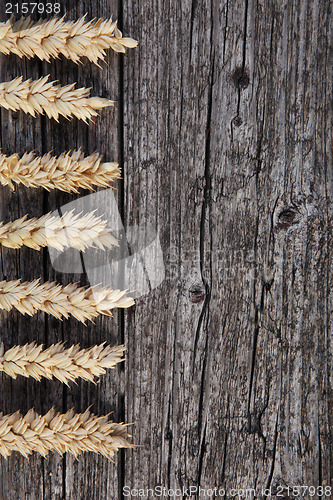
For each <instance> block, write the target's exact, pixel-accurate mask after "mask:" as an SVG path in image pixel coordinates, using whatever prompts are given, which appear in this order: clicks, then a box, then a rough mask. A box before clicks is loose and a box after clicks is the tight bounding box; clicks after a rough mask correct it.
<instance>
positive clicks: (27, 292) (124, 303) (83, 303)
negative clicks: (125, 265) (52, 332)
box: [0, 280, 134, 323]
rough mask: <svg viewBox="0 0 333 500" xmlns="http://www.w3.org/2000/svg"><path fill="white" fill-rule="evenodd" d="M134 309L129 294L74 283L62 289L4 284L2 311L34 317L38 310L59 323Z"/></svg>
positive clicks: (48, 285)
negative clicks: (15, 311)
mask: <svg viewBox="0 0 333 500" xmlns="http://www.w3.org/2000/svg"><path fill="white" fill-rule="evenodd" d="M132 305H134V300H133V299H132V297H129V296H128V295H127V291H126V290H125V291H120V290H111V289H108V288H98V287H96V286H94V287H90V288H84V287H78V285H77V284H75V283H71V284H69V285H67V286H62V285H60V284H58V283H55V282H53V283H50V282H46V283H43V284H40V282H39V280H35V281H31V282H24V283H21V281H20V280H16V281H1V282H0V309H5V310H7V311H10V310H11V309H12V308H13V307H15V308H16V309H17V310H18V311H19V312H21V313H22V314H28V315H29V316H33V315H34V314H36V313H37V311H38V310H40V311H44V312H46V313H47V314H50V315H52V316H55V317H56V318H58V319H62V318H63V317H65V318H69V316H70V315H72V316H74V317H75V318H76V319H78V320H79V321H81V322H82V323H85V322H86V320H92V319H93V318H95V317H97V316H98V315H99V314H104V315H106V316H112V313H111V310H112V309H114V308H116V307H118V308H127V307H131V306H132Z"/></svg>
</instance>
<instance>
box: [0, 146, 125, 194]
mask: <svg viewBox="0 0 333 500" xmlns="http://www.w3.org/2000/svg"><path fill="white" fill-rule="evenodd" d="M101 160H102V157H101V155H100V154H99V153H93V154H92V155H90V156H86V157H85V156H84V154H83V153H82V151H81V149H79V150H77V151H73V152H71V151H69V152H67V153H62V154H61V155H60V156H52V155H51V154H50V153H47V154H45V155H44V156H36V155H35V153H34V152H33V151H31V152H29V153H24V155H23V156H22V158H19V155H17V154H13V155H11V156H6V155H4V154H2V153H0V182H1V184H2V185H3V186H6V185H8V186H9V187H10V188H11V189H14V184H23V185H24V186H26V187H33V188H39V187H42V188H44V189H46V190H48V191H50V190H52V189H59V190H60V191H66V192H67V193H70V192H72V193H78V192H79V191H78V190H79V188H81V189H90V190H93V189H94V186H99V187H109V186H110V184H111V182H113V181H115V180H116V179H120V169H119V166H118V163H102V161H101Z"/></svg>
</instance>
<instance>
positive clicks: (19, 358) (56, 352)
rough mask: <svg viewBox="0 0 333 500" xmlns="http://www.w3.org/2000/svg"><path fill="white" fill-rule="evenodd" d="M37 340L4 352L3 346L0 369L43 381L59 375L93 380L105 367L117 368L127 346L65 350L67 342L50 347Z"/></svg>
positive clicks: (66, 380)
mask: <svg viewBox="0 0 333 500" xmlns="http://www.w3.org/2000/svg"><path fill="white" fill-rule="evenodd" d="M43 347H44V346H43V345H37V344H36V343H35V342H33V343H31V344H26V345H24V346H15V347H12V348H11V349H9V350H8V351H5V348H4V344H3V343H2V344H1V345H0V371H3V372H5V373H6V374H7V375H9V376H10V377H12V378H14V379H16V377H17V376H18V375H22V376H23V377H33V378H34V379H36V380H38V381H39V382H40V380H41V379H42V377H44V378H47V379H50V380H51V379H52V378H53V377H54V378H57V379H58V380H60V382H63V383H64V384H66V385H69V382H74V381H75V380H76V379H77V378H82V379H83V380H88V381H90V382H94V378H95V377H99V376H101V375H104V373H106V368H114V367H115V366H116V365H117V363H120V362H121V361H123V360H124V357H123V354H124V351H125V346H123V345H120V346H115V347H110V346H104V344H101V345H95V346H93V347H90V348H89V349H80V346H79V345H78V344H77V345H73V346H71V347H70V348H68V349H66V348H65V346H64V344H62V343H58V344H53V345H51V346H50V347H48V348H47V349H43Z"/></svg>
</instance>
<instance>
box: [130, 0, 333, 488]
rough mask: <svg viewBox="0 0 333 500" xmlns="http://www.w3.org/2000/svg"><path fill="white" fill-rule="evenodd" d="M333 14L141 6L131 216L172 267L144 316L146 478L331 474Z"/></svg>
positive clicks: (141, 469)
mask: <svg viewBox="0 0 333 500" xmlns="http://www.w3.org/2000/svg"><path fill="white" fill-rule="evenodd" d="M329 16H330V13H329V11H328V8H327V4H325V2H302V3H299V2H291V3H290V2H282V3H281V2H279V3H277V2H274V3H273V4H272V3H270V5H269V6H268V5H267V3H266V2H253V1H251V0H250V1H249V2H240V1H239V2H238V1H236V2H212V3H211V2H200V3H199V2H198V3H197V2H182V3H181V4H179V3H178V2H168V3H167V4H166V3H165V2H156V1H150V2H130V3H128V4H127V6H126V8H125V11H124V19H125V20H126V26H128V29H127V31H129V32H131V33H133V34H134V36H137V38H139V39H140V42H141V43H140V51H138V52H136V53H135V54H133V56H132V61H133V65H128V66H126V70H125V88H126V89H127V93H126V94H125V107H124V111H125V122H127V123H128V127H127V128H126V129H125V140H124V151H125V154H124V156H125V193H126V196H125V200H126V213H127V219H128V223H129V224H131V223H134V222H139V223H140V224H142V225H144V224H153V225H154V227H155V228H156V230H157V231H159V234H160V237H161V241H162V243H163V249H164V252H165V256H166V260H165V263H166V276H167V277H166V280H165V281H164V283H163V284H162V285H161V286H160V287H159V288H158V289H156V290H153V291H152V292H151V293H150V294H149V296H147V297H144V298H143V300H142V301H141V302H138V304H137V307H136V311H135V315H133V317H132V318H131V319H130V321H129V322H128V324H127V334H126V339H127V342H128V345H129V357H130V360H129V368H131V369H132V370H131V371H130V370H128V372H127V381H128V382H127V387H128V388H127V392H126V394H127V399H126V409H127V412H128V419H129V420H133V421H134V422H135V436H136V437H137V438H138V441H139V442H140V444H143V445H144V447H143V448H141V449H139V450H135V451H134V452H132V453H131V455H129V454H126V480H125V483H126V484H127V485H129V486H131V487H132V488H134V487H135V488H147V487H152V488H153V487H154V486H156V485H158V484H162V485H164V486H166V487H168V486H169V487H173V488H176V487H180V488H181V487H182V486H184V487H189V486H191V485H192V486H202V487H206V488H208V487H212V488H214V487H215V486H217V487H218V486H221V487H223V488H225V489H226V490H230V488H232V487H235V488H257V487H260V488H261V487H265V486H267V487H269V486H272V487H275V486H277V485H279V484H286V485H299V484H308V485H310V484H313V485H319V484H324V485H329V484H331V480H332V460H331V457H332V449H331V444H330V439H329V436H330V432H331V431H330V422H331V414H330V412H331V407H332V399H331V360H332V345H331V340H330V338H331V337H330V335H331V333H332V324H331V319H329V317H328V316H329V313H328V311H329V310H331V309H330V308H331V306H330V305H329V304H331V302H330V301H331V298H330V289H331V286H332V266H331V265H330V262H331V260H330V259H331V253H330V252H331V237H330V232H329V231H330V230H331V229H329V228H331V223H332V212H331V192H332V170H331V169H332V164H331V163H330V161H331V151H329V147H328V143H330V141H329V140H328V138H327V134H329V137H331V136H330V133H331V132H328V131H330V126H329V123H330V122H329V114H328V109H329V97H330V92H329V90H330V88H331V82H330V77H329V76H328V75H327V68H328V53H327V47H328V46H329V40H330V30H331V24H330V17H329ZM319 89H320V90H319ZM330 144H331V143H330ZM133 332H135V334H133Z"/></svg>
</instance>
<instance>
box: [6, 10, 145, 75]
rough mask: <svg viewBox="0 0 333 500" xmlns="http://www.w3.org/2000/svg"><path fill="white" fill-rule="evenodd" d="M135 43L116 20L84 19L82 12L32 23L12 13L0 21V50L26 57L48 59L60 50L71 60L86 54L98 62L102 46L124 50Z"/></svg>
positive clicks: (135, 44)
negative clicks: (71, 18) (75, 16)
mask: <svg viewBox="0 0 333 500" xmlns="http://www.w3.org/2000/svg"><path fill="white" fill-rule="evenodd" d="M137 44H138V42H137V41H136V40H133V39H132V38H123V35H122V32H121V31H120V30H119V29H118V28H117V21H115V22H113V21H112V19H106V20H103V19H98V20H92V21H86V16H84V17H82V18H80V19H78V20H77V21H64V18H61V19H58V18H53V19H50V20H40V21H38V22H37V23H34V21H32V20H31V19H30V17H28V18H26V19H25V18H22V19H20V20H18V21H16V22H15V19H14V18H13V17H12V18H11V19H9V20H8V21H7V22H5V23H0V52H2V53H4V54H9V53H10V52H12V53H14V54H16V55H18V56H19V57H23V56H25V57H28V58H29V59H30V58H31V57H34V56H37V57H39V59H41V60H46V61H48V62H49V61H50V59H51V58H58V57H59V55H60V54H61V55H63V56H65V57H66V58H67V59H71V60H72V61H74V62H75V63H78V62H80V60H81V58H82V57H87V58H88V59H89V60H90V61H92V62H93V63H95V64H97V65H98V66H99V64H98V61H99V60H102V61H104V58H105V55H106V53H105V50H106V49H109V48H111V49H113V50H114V51H115V52H125V48H134V47H136V46H137Z"/></svg>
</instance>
